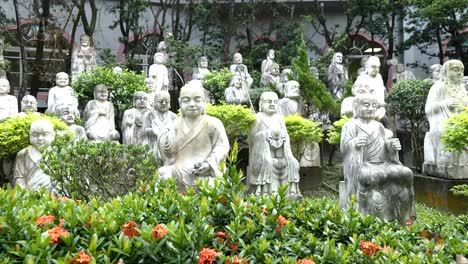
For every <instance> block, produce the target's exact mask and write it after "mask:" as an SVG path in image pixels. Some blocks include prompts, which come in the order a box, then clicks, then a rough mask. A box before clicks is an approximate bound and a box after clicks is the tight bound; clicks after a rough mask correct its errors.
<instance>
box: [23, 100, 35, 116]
mask: <svg viewBox="0 0 468 264" xmlns="http://www.w3.org/2000/svg"><path fill="white" fill-rule="evenodd" d="M21 111H23V112H25V113H30V112H35V111H37V101H36V98H34V97H33V96H25V97H24V98H23V100H21Z"/></svg>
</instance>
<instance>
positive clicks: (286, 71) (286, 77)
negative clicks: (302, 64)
mask: <svg viewBox="0 0 468 264" xmlns="http://www.w3.org/2000/svg"><path fill="white" fill-rule="evenodd" d="M289 76H294V73H293V71H292V70H291V69H283V70H282V71H281V75H280V81H279V83H278V84H277V85H276V89H277V90H278V92H279V93H280V95H281V96H284V84H285V83H287V82H288V81H292V80H294V79H293V78H290V77H289Z"/></svg>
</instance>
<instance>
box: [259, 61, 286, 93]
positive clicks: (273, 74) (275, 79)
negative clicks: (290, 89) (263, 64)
mask: <svg viewBox="0 0 468 264" xmlns="http://www.w3.org/2000/svg"><path fill="white" fill-rule="evenodd" d="M262 84H263V85H264V86H269V85H270V84H271V85H273V86H275V87H276V88H277V89H279V88H280V86H282V85H283V83H281V75H280V67H279V65H278V63H272V64H271V66H270V70H269V72H268V73H265V74H264V75H262Z"/></svg>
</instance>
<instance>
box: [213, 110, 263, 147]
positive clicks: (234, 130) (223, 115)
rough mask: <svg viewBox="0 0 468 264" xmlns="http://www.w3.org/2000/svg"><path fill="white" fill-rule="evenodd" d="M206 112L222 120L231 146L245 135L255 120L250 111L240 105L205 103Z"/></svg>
mask: <svg viewBox="0 0 468 264" xmlns="http://www.w3.org/2000/svg"><path fill="white" fill-rule="evenodd" d="M206 113H207V114H208V115H210V116H214V117H216V118H218V119H219V120H221V122H223V125H224V128H225V129H226V134H227V136H228V138H229V143H230V144H231V146H232V144H233V143H234V141H236V140H237V139H238V138H239V137H241V136H243V137H245V136H246V135H247V134H248V133H249V131H250V129H251V128H252V125H253V123H254V122H255V115H254V114H253V113H252V111H251V110H250V109H248V108H246V107H245V106H242V105H234V104H221V105H207V106H206Z"/></svg>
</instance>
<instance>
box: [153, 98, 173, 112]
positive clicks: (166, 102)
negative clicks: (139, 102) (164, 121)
mask: <svg viewBox="0 0 468 264" xmlns="http://www.w3.org/2000/svg"><path fill="white" fill-rule="evenodd" d="M170 107H171V97H170V95H169V93H164V94H163V93H159V94H158V93H157V94H156V96H155V97H154V108H155V109H156V110H158V111H159V112H167V111H169V108H170Z"/></svg>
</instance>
